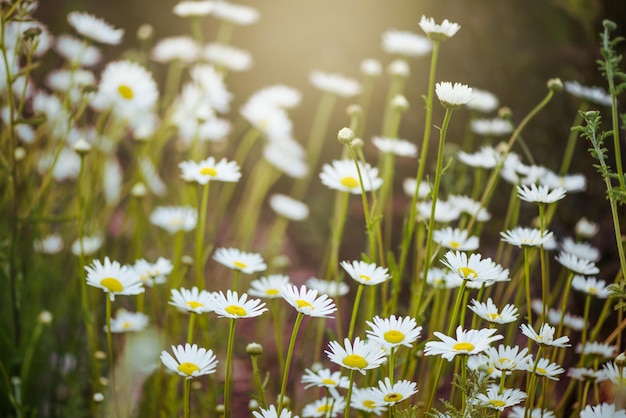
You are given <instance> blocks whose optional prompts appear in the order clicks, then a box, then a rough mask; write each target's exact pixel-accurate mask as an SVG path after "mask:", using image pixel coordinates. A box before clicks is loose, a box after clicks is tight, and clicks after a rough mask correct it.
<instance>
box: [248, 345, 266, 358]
mask: <svg viewBox="0 0 626 418" xmlns="http://www.w3.org/2000/svg"><path fill="white" fill-rule="evenodd" d="M246 353H248V355H249V356H260V355H261V354H263V346H262V345H261V344H259V343H250V344H248V345H247V346H246Z"/></svg>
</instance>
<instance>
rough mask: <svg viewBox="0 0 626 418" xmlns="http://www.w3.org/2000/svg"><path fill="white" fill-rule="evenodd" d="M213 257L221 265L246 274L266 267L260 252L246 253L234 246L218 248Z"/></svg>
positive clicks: (263, 269)
mask: <svg viewBox="0 0 626 418" xmlns="http://www.w3.org/2000/svg"><path fill="white" fill-rule="evenodd" d="M213 259H214V260H215V261H217V262H218V263H220V264H221V265H223V266H226V267H228V268H231V269H233V270H239V271H241V272H242V273H246V274H252V273H255V272H258V271H265V269H266V268H267V264H265V262H264V261H263V257H261V254H259V253H247V252H244V251H240V250H238V249H236V248H218V249H217V250H215V254H214V255H213Z"/></svg>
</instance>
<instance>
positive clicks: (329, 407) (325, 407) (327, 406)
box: [317, 403, 332, 415]
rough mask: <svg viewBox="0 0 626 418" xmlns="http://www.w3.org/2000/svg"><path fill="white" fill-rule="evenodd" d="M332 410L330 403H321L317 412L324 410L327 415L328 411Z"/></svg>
mask: <svg viewBox="0 0 626 418" xmlns="http://www.w3.org/2000/svg"><path fill="white" fill-rule="evenodd" d="M331 410H332V406H330V405H329V404H327V403H325V404H324V405H320V406H318V407H317V412H324V415H326V414H325V413H326V412H330V411H331Z"/></svg>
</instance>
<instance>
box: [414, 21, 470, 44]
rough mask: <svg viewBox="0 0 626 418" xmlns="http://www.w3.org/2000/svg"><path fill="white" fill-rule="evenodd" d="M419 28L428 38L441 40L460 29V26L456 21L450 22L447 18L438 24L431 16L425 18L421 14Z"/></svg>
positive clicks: (451, 35)
mask: <svg viewBox="0 0 626 418" xmlns="http://www.w3.org/2000/svg"><path fill="white" fill-rule="evenodd" d="M420 28H422V30H423V31H424V32H425V33H426V35H428V37H429V38H430V39H432V40H433V41H440V42H441V41H445V40H446V39H448V38H451V37H453V36H454V35H455V34H456V33H457V32H458V31H459V29H461V26H460V25H459V24H458V23H453V22H450V21H449V20H448V19H444V21H443V22H441V23H439V24H438V23H435V19H433V18H432V17H428V18H427V17H426V16H423V15H422V18H421V19H420Z"/></svg>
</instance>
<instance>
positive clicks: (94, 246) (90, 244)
mask: <svg viewBox="0 0 626 418" xmlns="http://www.w3.org/2000/svg"><path fill="white" fill-rule="evenodd" d="M102 242H103V239H102V237H101V236H100V235H86V236H83V239H82V240H80V239H77V240H76V241H74V242H73V243H72V248H71V250H72V254H74V255H81V253H82V254H83V255H93V254H95V253H96V252H97V251H98V250H99V249H100V247H102Z"/></svg>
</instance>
